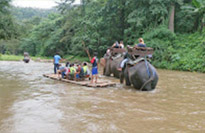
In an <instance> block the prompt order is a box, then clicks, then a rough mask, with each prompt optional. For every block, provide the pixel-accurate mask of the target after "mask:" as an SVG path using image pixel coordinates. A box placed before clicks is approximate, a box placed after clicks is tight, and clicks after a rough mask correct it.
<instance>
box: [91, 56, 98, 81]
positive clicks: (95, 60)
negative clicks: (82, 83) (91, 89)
mask: <svg viewBox="0 0 205 133" xmlns="http://www.w3.org/2000/svg"><path fill="white" fill-rule="evenodd" d="M90 62H91V63H92V77H91V83H93V81H94V77H95V83H97V79H98V58H97V53H94V57H93V58H92V60H91V61H90Z"/></svg>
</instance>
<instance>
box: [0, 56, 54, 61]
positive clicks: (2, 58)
mask: <svg viewBox="0 0 205 133" xmlns="http://www.w3.org/2000/svg"><path fill="white" fill-rule="evenodd" d="M23 58H24V56H22V55H4V54H0V61H21V60H23ZM30 58H31V59H32V60H34V61H45V62H50V61H52V58H49V57H33V56H31V57H30Z"/></svg>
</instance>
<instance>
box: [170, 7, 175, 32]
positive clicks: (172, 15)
mask: <svg viewBox="0 0 205 133" xmlns="http://www.w3.org/2000/svg"><path fill="white" fill-rule="evenodd" d="M174 14H175V5H174V4H172V6H171V13H170V17H169V30H170V31H172V32H174Z"/></svg>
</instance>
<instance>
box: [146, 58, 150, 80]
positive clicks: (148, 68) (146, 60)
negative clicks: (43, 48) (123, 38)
mask: <svg viewBox="0 0 205 133" xmlns="http://www.w3.org/2000/svg"><path fill="white" fill-rule="evenodd" d="M145 65H146V69H147V73H148V76H149V78H150V71H149V67H148V64H147V58H146V57H145Z"/></svg>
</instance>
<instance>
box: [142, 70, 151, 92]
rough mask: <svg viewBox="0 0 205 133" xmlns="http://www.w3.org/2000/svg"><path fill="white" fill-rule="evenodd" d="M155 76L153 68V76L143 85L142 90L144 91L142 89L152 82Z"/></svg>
mask: <svg viewBox="0 0 205 133" xmlns="http://www.w3.org/2000/svg"><path fill="white" fill-rule="evenodd" d="M154 76H155V71H154V70H152V76H151V77H150V78H149V80H147V81H146V82H145V83H144V84H143V85H142V87H141V88H140V91H142V89H143V88H144V87H145V86H146V85H147V84H148V83H150V82H151V81H153V80H154Z"/></svg>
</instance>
